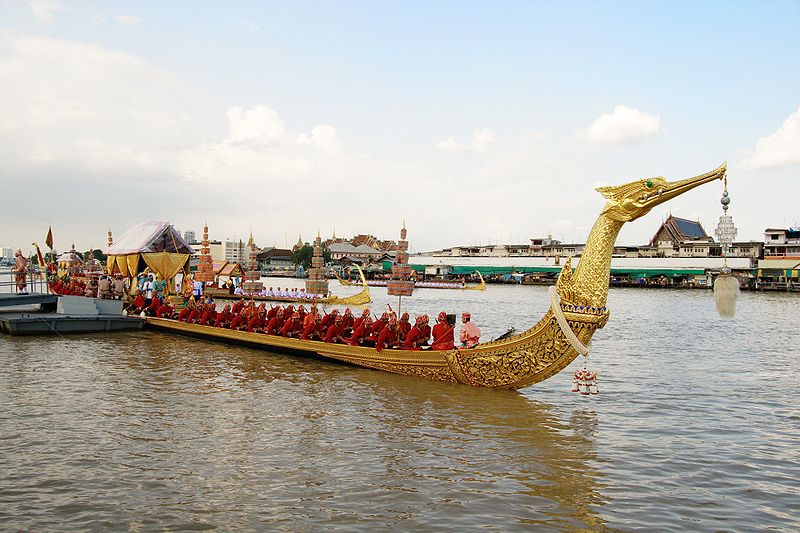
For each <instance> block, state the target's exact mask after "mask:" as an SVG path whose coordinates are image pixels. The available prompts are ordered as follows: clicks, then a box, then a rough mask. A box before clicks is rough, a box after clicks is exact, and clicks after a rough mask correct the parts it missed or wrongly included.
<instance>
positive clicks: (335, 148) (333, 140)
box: [297, 124, 341, 155]
mask: <svg viewBox="0 0 800 533" xmlns="http://www.w3.org/2000/svg"><path fill="white" fill-rule="evenodd" d="M297 143H298V144H309V145H312V146H316V147H317V148H320V149H322V150H324V151H326V152H328V153H329V154H331V155H339V152H340V150H341V146H340V144H339V138H338V136H337V135H336V129H335V128H333V127H332V126H328V125H326V124H320V125H319V126H314V129H312V130H311V135H308V134H305V133H301V134H300V136H299V137H298V138H297Z"/></svg>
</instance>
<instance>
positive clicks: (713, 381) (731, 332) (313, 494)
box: [0, 280, 800, 531]
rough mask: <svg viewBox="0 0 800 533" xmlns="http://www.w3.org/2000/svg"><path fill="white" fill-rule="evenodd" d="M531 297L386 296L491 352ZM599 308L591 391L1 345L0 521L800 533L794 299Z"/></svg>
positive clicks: (140, 342)
mask: <svg viewBox="0 0 800 533" xmlns="http://www.w3.org/2000/svg"><path fill="white" fill-rule="evenodd" d="M270 282H271V284H274V285H281V286H283V284H284V283H286V280H280V282H279V281H277V280H270ZM292 283H294V284H295V285H298V286H299V283H300V282H299V281H296V280H289V284H290V285H291V284H292ZM334 284H335V280H334V282H333V283H332V284H331V286H332V288H333V289H334V291H335V292H336V293H338V294H350V293H353V292H355V289H353V288H344V287H336V286H334ZM546 289H547V288H546V287H527V286H498V285H490V286H489V288H488V290H487V291H485V292H478V291H456V290H435V289H422V290H417V291H416V292H415V294H414V296H412V297H411V298H404V299H403V302H402V303H403V309H404V310H405V309H408V310H409V311H411V312H412V315H413V314H414V313H417V312H428V313H430V314H435V313H436V312H438V311H439V310H446V311H448V312H461V311H465V310H468V311H470V312H471V313H472V315H473V320H474V321H475V322H476V323H477V324H478V325H479V326H480V327H481V328H482V330H483V336H484V339H489V338H493V337H495V336H497V335H499V334H500V333H503V332H505V330H506V329H508V328H509V327H516V328H517V329H518V330H522V329H524V328H527V327H528V326H530V325H532V324H533V323H534V322H535V321H537V320H538V319H539V318H540V317H541V316H542V315H543V314H544V312H545V311H546V309H547V306H548V297H547V290H546ZM371 291H372V293H373V296H374V298H375V300H376V302H375V303H374V304H373V305H372V309H373V310H376V311H382V310H384V309H385V305H386V303H387V302H389V301H391V302H392V305H393V307H395V308H396V307H397V305H396V303H397V302H396V299H395V298H392V299H391V300H390V299H389V298H388V297H387V295H386V290H385V288H378V287H372V288H371ZM609 307H610V309H611V312H612V315H611V320H610V321H609V323H608V325H607V326H606V328H605V329H603V330H601V331H600V332H598V334H597V335H595V337H594V340H593V353H592V355H591V357H590V358H589V367H590V368H591V369H594V370H597V371H598V372H599V376H600V383H599V387H600V395H599V396H597V397H593V398H585V397H581V396H580V395H578V394H574V393H571V392H569V389H570V384H571V371H572V370H573V369H574V368H576V367H577V365H579V364H582V363H581V362H580V361H576V362H575V363H573V365H572V366H571V367H570V368H569V369H568V370H566V371H564V372H562V373H561V374H559V375H557V376H555V377H553V378H551V379H549V380H547V381H545V382H543V383H540V384H537V385H534V386H532V387H529V388H526V389H523V390H521V391H517V392H508V391H491V390H482V389H473V388H470V387H466V386H460V385H452V384H446V383H438V382H433V381H427V380H423V379H417V378H410V377H404V376H396V375H392V374H387V373H382V372H378V371H373V370H367V369H359V368H354V367H349V366H344V365H341V364H337V363H331V362H325V361H318V360H313V359H302V358H293V357H289V356H284V355H278V354H273V353H269V352H264V351H257V350H253V349H248V348H241V347H234V346H228V345H222V344H215V343H208V342H202V341H198V340H193V339H188V338H182V337H174V336H170V335H167V334H163V333H155V332H147V331H145V332H142V333H137V334H131V333H120V334H110V335H76V336H67V337H64V338H59V337H57V336H55V337H34V338H18V337H9V336H0V365H2V371H0V530H3V531H19V530H21V531H64V530H68V531H124V530H130V531H192V530H216V531H260V530H284V531H323V530H325V531H327V530H340V531H367V530H369V531H376V530H377V531H382V530H401V531H406V530H425V531H444V530H452V531H466V530H476V529H489V530H497V531H512V530H535V531H540V530H576V529H590V530H601V529H608V530H622V531H630V530H645V531H664V530H691V531H718V530H731V531H754V530H763V529H777V530H786V531H791V530H798V529H800V446H799V444H800V388H798V379H797V374H796V373H795V372H797V366H798V364H797V363H798V355H800V327H798V317H800V298H799V297H798V295H796V294H794V295H786V294H761V293H743V294H742V296H741V298H740V301H739V305H738V309H737V316H736V318H734V319H732V320H724V321H723V320H721V319H719V318H718V317H717V315H716V310H715V308H714V303H713V297H712V295H711V293H710V291H705V290H695V291H692V290H683V291H678V290H668V289H612V290H611V292H610V295H609Z"/></svg>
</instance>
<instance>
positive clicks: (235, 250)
mask: <svg viewBox="0 0 800 533" xmlns="http://www.w3.org/2000/svg"><path fill="white" fill-rule="evenodd" d="M249 258H250V253H249V251H248V250H247V247H246V246H245V244H244V243H243V242H242V240H241V239H225V261H227V262H229V263H239V264H241V265H244V264H246V263H247V261H248V260H249Z"/></svg>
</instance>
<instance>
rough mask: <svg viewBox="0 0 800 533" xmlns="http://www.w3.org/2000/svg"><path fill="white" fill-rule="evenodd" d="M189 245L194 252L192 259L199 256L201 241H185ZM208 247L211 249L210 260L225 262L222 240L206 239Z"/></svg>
mask: <svg viewBox="0 0 800 533" xmlns="http://www.w3.org/2000/svg"><path fill="white" fill-rule="evenodd" d="M187 242H188V243H189V245H190V246H191V247H192V248H194V250H195V252H194V255H192V258H193V259H199V258H200V247H201V245H202V243H200V242H198V241H187ZM208 247H209V249H210V250H211V260H212V261H216V262H223V263H224V262H225V247H224V246H223V244H222V241H208Z"/></svg>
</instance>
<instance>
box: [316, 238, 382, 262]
mask: <svg viewBox="0 0 800 533" xmlns="http://www.w3.org/2000/svg"><path fill="white" fill-rule="evenodd" d="M328 251H329V252H330V254H331V261H340V262H341V261H342V260H343V259H347V260H349V261H350V262H354V263H365V262H369V261H371V260H373V259H377V258H379V257H381V256H383V254H384V251H382V250H378V249H376V248H373V247H372V246H369V245H366V244H361V245H358V246H354V245H353V244H351V243H349V242H336V243H332V244H330V245H329V246H328Z"/></svg>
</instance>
